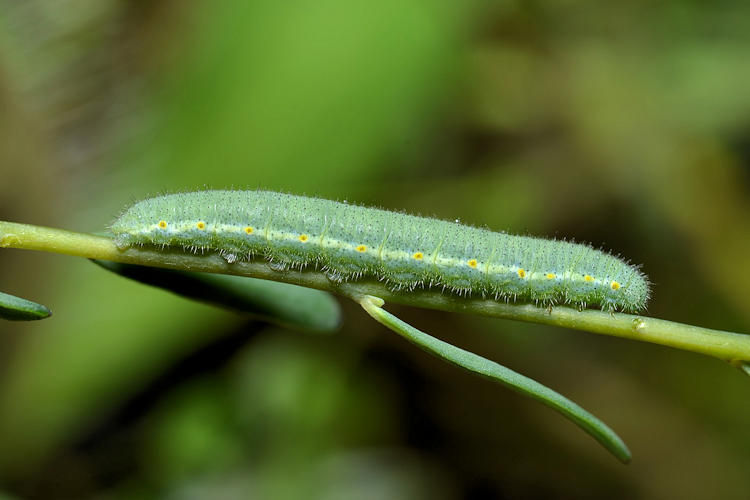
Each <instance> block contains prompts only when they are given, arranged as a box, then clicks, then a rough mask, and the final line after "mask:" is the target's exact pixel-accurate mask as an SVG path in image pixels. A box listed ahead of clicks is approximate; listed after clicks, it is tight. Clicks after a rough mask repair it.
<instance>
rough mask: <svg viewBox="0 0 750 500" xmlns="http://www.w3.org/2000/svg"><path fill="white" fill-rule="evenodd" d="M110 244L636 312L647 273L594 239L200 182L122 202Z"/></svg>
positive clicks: (398, 285)
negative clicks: (210, 187)
mask: <svg viewBox="0 0 750 500" xmlns="http://www.w3.org/2000/svg"><path fill="white" fill-rule="evenodd" d="M111 230H112V232H113V233H114V234H115V236H116V242H117V245H118V246H119V247H120V248H127V247H130V246H133V245H151V246H154V247H155V248H167V247H170V248H172V247H177V248H182V249H184V250H185V251H189V252H193V253H197V252H201V253H203V252H206V251H213V252H218V253H219V254H220V255H222V256H223V257H224V258H225V259H226V261H227V262H228V263H230V264H231V263H233V262H236V261H239V260H249V259H252V258H255V257H262V258H264V259H266V260H268V261H269V264H271V266H272V268H273V269H277V270H283V269H287V268H296V269H303V268H305V267H306V266H310V265H315V266H317V267H318V268H320V269H323V270H325V272H326V273H327V275H328V276H329V278H330V279H331V280H333V281H345V280H356V279H359V278H361V277H363V276H372V277H375V278H377V279H379V280H382V281H385V282H387V283H388V284H389V285H390V286H391V287H392V288H393V289H394V290H413V289H414V288H416V287H440V288H442V289H445V290H450V291H451V292H453V293H456V294H458V295H462V296H466V295H469V294H478V295H480V296H481V295H484V296H487V297H493V298H494V299H495V300H498V301H508V300H517V301H522V302H530V303H534V304H538V305H540V306H544V307H549V306H553V305H555V304H572V305H575V306H577V307H579V308H583V307H590V306H597V307H600V308H602V309H605V310H610V311H615V310H620V311H626V312H637V311H640V310H642V309H644V308H645V306H646V303H647V301H648V298H649V283H648V279H647V278H646V276H645V275H644V274H643V273H641V272H640V270H639V269H638V268H637V267H636V266H632V265H629V264H628V263H627V262H625V261H623V260H622V259H620V258H618V257H615V256H613V255H610V254H608V253H606V252H603V251H601V250H596V249H594V248H592V247H591V246H589V245H584V244H580V243H573V242H568V241H559V240H548V239H543V238H534V237H529V236H517V235H511V234H506V233H497V232H492V231H489V230H486V229H480V228H476V227H470V226H466V225H463V224H459V223H457V222H449V221H444V220H438V219H432V218H426V217H418V216H414V215H408V214H404V213H398V212H391V211H387V210H381V209H377V208H368V207H361V206H357V205H352V204H348V203H338V202H335V201H330V200H325V199H319V198H310V197H305V196H297V195H291V194H285V193H277V192H273V191H239V190H238V191H196V192H189V193H176V194H167V195H163V196H157V197H154V198H148V199H145V200H142V201H139V202H137V203H135V204H133V205H132V206H130V207H129V208H127V209H126V210H125V211H124V212H123V213H122V215H120V216H119V217H118V218H117V219H116V220H115V221H114V223H113V224H112V226H111Z"/></svg>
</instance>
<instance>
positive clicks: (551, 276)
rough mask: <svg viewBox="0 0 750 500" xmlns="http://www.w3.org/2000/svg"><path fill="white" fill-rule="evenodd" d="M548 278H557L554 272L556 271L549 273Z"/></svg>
mask: <svg viewBox="0 0 750 500" xmlns="http://www.w3.org/2000/svg"><path fill="white" fill-rule="evenodd" d="M547 279H548V280H553V279H555V274H554V273H547Z"/></svg>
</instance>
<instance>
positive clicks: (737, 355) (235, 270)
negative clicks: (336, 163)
mask: <svg viewBox="0 0 750 500" xmlns="http://www.w3.org/2000/svg"><path fill="white" fill-rule="evenodd" d="M0 247H6V248H20V249H27V250H41V251H46V252H55V253H61V254H66V255H75V256H79V257H85V258H89V259H102V260H111V261H114V262H124V263H129V264H140V265H144V266H155V267H164V268H169V269H180V270H184V271H198V272H210V273H221V274H234V275H239V276H249V277H252V278H260V279H267V280H273V281H281V282H285V283H292V284H295V285H300V286H306V287H309V288H317V289H319V290H325V291H329V292H333V293H338V294H340V295H344V296H347V297H352V298H355V299H356V300H360V299H361V298H362V297H364V296H366V295H373V296H376V297H381V298H382V299H384V300H386V301H389V302H394V303H399V304H405V305H410V306H416V307H426V308H430V309H440V310H444V311H451V312H462V313H468V314H479V315H483V316H493V317H497V318H505V319H514V320H519V321H527V322H532V323H542V324H546V325H554V326H560V327H565V328H571V329H574V330H583V331H588V332H593V333H599V334H603V335H611V336H615V337H625V338H629V339H632V340H640V341H644V342H651V343H655V344H661V345H665V346H670V347H676V348H678V349H684V350H687V351H693V352H697V353H701V354H706V355H709V356H714V357H717V358H719V359H722V360H724V361H727V362H730V363H732V364H733V365H735V366H738V367H740V366H741V362H742V361H750V335H744V334H739V333H732V332H725V331H720V330H711V329H708V328H700V327H697V326H690V325H685V324H682V323H675V322H672V321H666V320H661V319H656V318H649V317H646V316H639V315H631V314H622V313H609V312H603V311H597V310H583V311H578V310H576V309H573V308H570V307H564V306H556V307H553V308H551V309H544V308H540V307H537V306H534V305H532V304H508V303H504V302H497V301H494V300H491V299H486V298H479V297H459V296H456V295H453V294H449V293H441V292H440V291H437V290H434V289H422V288H417V289H414V290H402V291H394V290H391V289H390V288H389V287H388V286H387V285H386V284H385V283H383V282H380V281H378V280H376V279H372V278H370V279H362V280H357V281H348V282H341V283H337V282H334V281H331V280H330V279H329V278H328V276H327V275H326V274H325V273H324V272H322V271H319V270H315V269H305V270H295V269H287V270H281V271H279V270H275V269H271V268H270V267H269V266H268V263H267V262H265V261H263V260H251V261H247V262H244V261H240V262H235V263H233V264H229V263H228V262H226V261H225V260H224V259H222V258H221V257H220V256H218V255H216V254H214V253H212V254H207V255H194V254H189V253H183V252H181V251H178V250H173V249H155V248H148V247H142V248H128V249H125V250H121V249H119V248H117V246H116V245H115V244H114V241H113V240H112V239H111V238H108V237H103V236H94V235H89V234H82V233H74V232H70V231H64V230H60V229H51V228H45V227H39V226H31V225H27V224H15V223H11V222H0Z"/></svg>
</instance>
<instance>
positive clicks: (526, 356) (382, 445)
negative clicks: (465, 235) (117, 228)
mask: <svg viewBox="0 0 750 500" xmlns="http://www.w3.org/2000/svg"><path fill="white" fill-rule="evenodd" d="M749 55H750V4H748V3H747V2H741V1H720V2H711V3H706V2H685V1H666V2H642V1H635V2H634V1H624V0H623V1H617V2H593V1H578V0H567V1H562V2H560V1H557V2H555V1H520V0H518V1H499V2H483V1H474V2H449V1H440V0H381V1H380V2H350V1H344V0H316V1H309V0H300V1H294V2H276V1H268V0H264V1H256V2H241V1H229V0H219V1H214V2H179V1H174V0H173V1H163V2H145V1H141V2H138V1H131V2H126V1H115V0H79V1H72V2H47V1H24V2H16V1H14V0H0V172H1V173H2V182H1V183H0V218H2V219H4V220H12V221H17V222H27V223H35V224H41V225H47V226H57V227H63V228H68V229H72V230H79V231H91V232H99V231H102V230H104V228H105V227H106V226H107V224H108V223H110V222H111V221H112V219H113V218H114V217H115V216H116V215H117V214H118V211H119V210H121V209H122V207H124V206H125V205H127V204H128V203H129V202H130V201H132V200H134V199H138V198H142V197H144V196H146V195H148V194H156V193H160V192H163V191H172V190H183V189H192V188H201V187H204V186H210V187H217V188H224V187H238V188H256V187H263V188H268V189H276V190H283V191H288V192H293V193H299V194H308V195H319V196H323V197H329V198H333V199H338V200H344V199H346V200H350V201H356V202H359V203H364V204H368V205H377V206H381V207H386V208H389V209H394V210H407V211H409V212H412V213H421V214H425V215H434V216H438V217H442V218H450V219H456V218H458V219H460V220H461V221H465V222H467V223H471V224H475V225H481V226H488V227H490V228H492V229H495V230H508V231H511V232H516V233H524V234H534V235H544V236H550V237H566V238H575V239H576V240H584V241H589V242H591V243H593V244H594V245H595V246H600V245H601V246H603V247H604V248H606V249H610V250H612V251H613V252H615V253H620V254H622V255H624V256H626V257H627V258H629V259H631V260H632V261H633V262H635V263H643V270H644V271H645V272H646V273H647V274H648V275H649V276H650V278H651V280H652V281H653V283H654V286H653V292H654V293H653V299H652V302H651V305H650V307H649V314H651V315H654V316H657V317H661V318H665V319H671V320H676V321H680V322H685V323H690V324H696V325H700V326H706V327H711V328H719V329H724V330H733V331H739V332H750V294H748V292H747V289H748V283H750V259H749V258H748V255H750V196H749V195H750V92H749V91H748V89H750V64H748V57H749ZM0 289H1V290H3V291H5V292H8V293H13V294H17V295H20V296H23V297H27V298H29V299H32V300H38V301H40V302H42V303H44V304H47V305H49V306H50V307H51V308H52V309H53V311H54V315H53V317H52V318H51V319H48V320H45V321H41V322H36V323H27V324H11V323H7V322H5V323H2V324H0V334H1V335H0V495H2V494H3V493H4V494H7V495H9V496H10V497H11V498H14V497H18V498H97V499H120V498H144V499H148V498H169V499H183V498H185V499H192V498H225V499H231V498H290V499H294V498H315V499H318V498H319V499H348V498H372V499H376V498H378V499H379V498H391V499H421V498H425V499H427V498H429V499H452V498H537V497H541V498H602V497H606V498H623V499H624V498H654V499H659V498H667V497H669V498H687V499H691V498H696V499H697V498H709V497H710V498H727V497H730V496H736V495H737V494H738V493H739V494H741V493H743V492H745V493H746V492H747V491H748V488H750V474H748V471H750V426H748V425H747V422H748V420H749V419H750V380H748V379H747V377H743V375H742V374H740V373H739V372H738V371H736V370H733V369H732V368H730V367H729V366H727V365H724V364H722V363H721V362H719V361H716V360H714V359H710V358H707V357H701V356H699V355H695V354H690V353H684V352H681V351H677V350H671V349H667V348H662V347H658V346H654V345H650V344H642V343H637V342H629V341H625V340H620V339H615V338H609V337H600V336H596V335H589V334H583V333H579V332H570V331H565V330H561V329H555V328H551V327H545V326H537V325H527V324H520V323H513V322H506V321H500V320H491V319H485V318H475V317H469V316H460V315H454V314H446V313H439V312H433V311H424V310H415V309H408V308H400V307H397V306H393V305H391V306H390V307H389V309H390V310H391V311H393V312H395V313H397V314H399V315H400V316H401V317H403V318H404V319H406V320H407V321H410V322H411V323H412V324H414V325H415V326H417V327H420V328H421V329H423V330H425V331H427V332H430V333H431V334H434V335H435V336H438V337H440V338H443V339H445V340H448V341H450V342H453V343H456V344H459V345H461V346H462V347H465V348H468V349H470V350H473V351H475V352H478V353H480V354H482V355H484V356H487V357H489V358H491V359H495V360H497V361H499V362H501V363H503V364H506V365H507V366H510V367H511V368H514V369H516V370H518V371H521V372H522V373H524V374H527V375H529V376H532V377H534V378H536V379H537V380H540V381H541V382H542V383H545V384H548V385H550V386H552V387H553V388H554V389H556V390H559V391H560V392H562V393H563V394H565V395H567V396H569V397H571V398H572V399H574V400H575V401H577V402H578V403H580V404H581V405H583V406H584V407H586V408H587V409H589V410H591V411H592V412H593V413H595V414H596V415H597V416H599V417H601V418H602V419H603V420H604V421H606V422H607V423H609V424H610V425H611V426H612V427H613V428H614V429H615V430H616V431H618V432H619V433H620V434H621V436H622V437H623V438H624V439H625V441H626V442H627V443H628V444H629V445H630V447H631V450H632V451H633V455H634V461H633V463H632V464H631V465H629V466H622V465H620V464H619V463H618V462H617V461H616V460H615V459H614V458H612V457H611V456H609V455H608V454H607V453H606V452H605V451H604V450H603V449H602V448H600V447H599V446H598V445H597V444H596V443H595V442H594V441H593V440H592V439H590V438H589V437H588V436H586V435H585V434H583V433H582V432H580V431H579V430H578V429H577V428H576V427H574V426H573V425H572V424H570V423H569V422H567V421H565V420H564V419H562V418H560V417H559V416H558V415H557V414H555V413H553V412H551V411H550V410H549V409H547V408H545V407H543V406H541V405H539V404H538V403H535V402H532V401H529V400H527V399H524V398H522V397H520V396H518V395H516V394H514V393H511V392H509V391H507V390H505V389H503V388H501V387H499V386H496V385H494V384H493V383H491V382H488V381H485V380H482V379H479V378H477V377H474V376H471V375H468V374H466V373H464V372H463V371H460V370H459V369H457V368H455V367H453V366H450V365H448V364H446V363H444V362H442V361H439V360H436V359H433V358H431V357H429V356H428V355H427V354H425V353H423V352H421V351H419V350H417V349H416V348H415V347H413V346H411V345H409V344H407V343H406V342H404V341H403V340H402V339H400V338H398V337H397V336H395V335H394V334H392V333H391V332H389V331H387V330H385V329H384V328H383V327H381V326H379V325H378V324H375V323H374V322H373V321H372V320H370V319H369V318H368V317H366V315H365V314H364V313H363V312H362V311H361V310H359V309H358V308H357V307H356V306H354V305H352V304H348V303H342V306H343V307H344V322H343V327H342V329H341V330H340V331H339V332H337V333H336V334H334V335H330V336H324V335H310V334H305V333H300V332H294V331H288V330H283V329H279V328H274V327H269V326H267V325H264V324H260V323H257V322H253V321H249V320H247V319H246V318H243V317H241V316H238V315H234V314H230V313H226V312H224V311H221V310H218V309H212V308H210V307H208V306H204V305H198V304H196V303H193V302H189V301H186V300H183V299H180V298H177V297H175V296H173V295H170V294H168V293H166V292H163V291H160V290H157V289H153V288H148V287H144V286H141V285H138V284H136V283H133V282H129V281H127V280H124V279H122V278H119V277H117V276H115V275H113V274H109V273H106V272H104V271H102V270H101V269H99V268H98V267H96V266H93V265H91V264H90V263H89V262H86V261H85V260H82V259H75V258H70V257H64V256H58V255H47V254H35V253H32V252H19V251H3V252H0Z"/></svg>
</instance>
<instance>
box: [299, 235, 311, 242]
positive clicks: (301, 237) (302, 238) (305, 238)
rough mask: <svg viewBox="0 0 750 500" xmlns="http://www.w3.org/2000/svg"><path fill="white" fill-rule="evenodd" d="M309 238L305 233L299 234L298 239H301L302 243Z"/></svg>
mask: <svg viewBox="0 0 750 500" xmlns="http://www.w3.org/2000/svg"><path fill="white" fill-rule="evenodd" d="M309 239H310V237H309V236H307V235H306V234H300V235H299V240H300V241H301V242H302V243H304V242H306V241H307V240H309Z"/></svg>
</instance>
